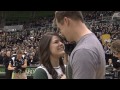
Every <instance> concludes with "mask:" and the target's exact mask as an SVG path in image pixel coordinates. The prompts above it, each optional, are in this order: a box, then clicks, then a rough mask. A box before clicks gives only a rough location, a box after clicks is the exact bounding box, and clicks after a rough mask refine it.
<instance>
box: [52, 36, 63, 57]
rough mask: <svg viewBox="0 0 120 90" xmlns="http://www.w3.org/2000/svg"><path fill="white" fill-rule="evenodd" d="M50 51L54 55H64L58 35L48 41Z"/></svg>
mask: <svg viewBox="0 0 120 90" xmlns="http://www.w3.org/2000/svg"><path fill="white" fill-rule="evenodd" d="M50 52H51V55H52V56H54V57H62V56H63V55H64V53H65V51H64V44H63V43H62V42H61V40H60V38H59V37H57V36H53V37H52V39H51V42H50Z"/></svg>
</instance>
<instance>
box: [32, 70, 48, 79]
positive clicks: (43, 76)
mask: <svg viewBox="0 0 120 90" xmlns="http://www.w3.org/2000/svg"><path fill="white" fill-rule="evenodd" d="M33 79H48V76H47V73H46V72H45V70H43V69H42V68H37V69H36V71H35V73H34V74H33Z"/></svg>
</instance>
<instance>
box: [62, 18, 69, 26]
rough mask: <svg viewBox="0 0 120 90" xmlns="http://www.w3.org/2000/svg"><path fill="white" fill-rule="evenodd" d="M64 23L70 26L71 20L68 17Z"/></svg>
mask: <svg viewBox="0 0 120 90" xmlns="http://www.w3.org/2000/svg"><path fill="white" fill-rule="evenodd" d="M63 21H64V23H65V24H66V25H69V24H70V20H69V18H68V17H64V20H63Z"/></svg>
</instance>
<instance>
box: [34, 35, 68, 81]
mask: <svg viewBox="0 0 120 90" xmlns="http://www.w3.org/2000/svg"><path fill="white" fill-rule="evenodd" d="M39 52H40V53H39V55H40V64H41V66H39V67H38V68H36V70H35V73H34V75H33V79H66V76H65V64H64V60H63V57H64V55H65V51H64V44H63V43H62V41H61V38H60V37H59V35H57V34H55V33H47V34H45V35H44V36H43V37H42V38H41V40H40V45H39Z"/></svg>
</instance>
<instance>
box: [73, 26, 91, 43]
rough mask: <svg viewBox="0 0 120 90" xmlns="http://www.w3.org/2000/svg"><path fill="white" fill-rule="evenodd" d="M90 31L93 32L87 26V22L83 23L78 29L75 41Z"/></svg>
mask: <svg viewBox="0 0 120 90" xmlns="http://www.w3.org/2000/svg"><path fill="white" fill-rule="evenodd" d="M89 33H92V32H91V31H90V30H89V29H88V28H87V27H86V25H85V24H82V25H81V27H79V28H78V30H76V34H75V38H74V41H76V42H78V41H79V40H80V38H81V37H83V36H84V35H87V34H89Z"/></svg>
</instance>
